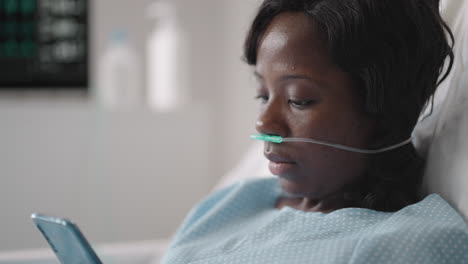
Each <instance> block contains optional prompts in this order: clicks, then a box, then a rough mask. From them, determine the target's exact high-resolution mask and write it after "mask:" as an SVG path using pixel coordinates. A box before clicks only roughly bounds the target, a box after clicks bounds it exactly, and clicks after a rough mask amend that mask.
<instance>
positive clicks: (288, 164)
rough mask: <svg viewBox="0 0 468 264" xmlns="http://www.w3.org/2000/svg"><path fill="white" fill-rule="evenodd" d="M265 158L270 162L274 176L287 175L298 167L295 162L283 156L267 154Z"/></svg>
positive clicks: (269, 166)
mask: <svg viewBox="0 0 468 264" xmlns="http://www.w3.org/2000/svg"><path fill="white" fill-rule="evenodd" d="M265 157H266V158H267V159H268V160H269V161H270V163H269V164H268V168H269V169H270V172H271V173H272V174H273V175H278V176H281V175H285V174H287V173H288V172H289V171H291V170H292V169H294V167H295V166H296V163H295V162H293V161H292V160H291V159H289V158H288V157H286V156H283V155H279V154H274V153H265Z"/></svg>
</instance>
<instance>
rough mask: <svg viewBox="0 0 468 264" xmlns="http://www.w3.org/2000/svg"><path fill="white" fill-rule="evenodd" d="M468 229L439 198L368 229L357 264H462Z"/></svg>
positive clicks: (396, 214)
mask: <svg viewBox="0 0 468 264" xmlns="http://www.w3.org/2000/svg"><path fill="white" fill-rule="evenodd" d="M467 245H468V226H467V224H466V223H465V221H464V219H463V218H462V217H461V215H460V214H458V212H457V211H456V210H455V209H453V208H452V207H451V206H450V204H449V203H448V202H446V201H445V200H444V199H443V198H442V197H440V196H439V195H437V194H431V195H429V196H427V197H426V198H425V199H423V200H422V201H421V202H419V203H416V204H413V205H410V206H408V207H405V208H403V209H401V210H400V211H398V212H395V213H390V214H388V217H386V218H385V219H383V220H382V221H379V222H378V224H376V225H375V226H373V227H372V228H369V229H368V233H367V234H366V235H365V236H364V237H363V238H362V239H361V241H360V243H359V244H358V249H359V250H356V251H355V252H356V253H357V254H356V255H354V256H353V257H354V258H355V260H356V261H355V262H352V263H360V262H359V261H361V260H363V259H366V260H369V259H371V260H372V261H371V263H380V262H385V261H388V260H389V259H388V258H389V257H393V258H396V259H394V260H398V261H400V262H401V261H402V260H404V262H405V263H410V262H411V263H462V261H463V258H464V257H466V256H465V254H466V252H467V251H468V248H467Z"/></svg>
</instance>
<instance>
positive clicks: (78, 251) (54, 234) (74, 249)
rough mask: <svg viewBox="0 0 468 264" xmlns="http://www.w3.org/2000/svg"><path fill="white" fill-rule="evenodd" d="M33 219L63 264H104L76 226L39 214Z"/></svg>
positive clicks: (34, 215) (67, 221) (57, 218)
mask: <svg viewBox="0 0 468 264" xmlns="http://www.w3.org/2000/svg"><path fill="white" fill-rule="evenodd" d="M31 218H32V220H33V221H34V223H35V224H36V226H37V228H38V229H39V231H41V233H42V235H43V236H44V237H45V239H46V240H47V242H48V243H49V245H50V247H51V248H52V250H53V251H54V252H55V255H57V258H58V259H59V260H60V262H61V263H62V264H102V262H101V260H100V259H99V258H98V256H97V255H96V253H95V252H94V250H93V248H92V247H91V245H90V244H89V243H88V241H87V240H86V238H85V237H84V235H83V234H82V233H81V231H80V229H79V228H78V226H77V225H76V224H74V223H72V222H71V221H69V220H67V219H64V218H59V217H52V216H46V215H41V214H37V213H34V214H32V215H31Z"/></svg>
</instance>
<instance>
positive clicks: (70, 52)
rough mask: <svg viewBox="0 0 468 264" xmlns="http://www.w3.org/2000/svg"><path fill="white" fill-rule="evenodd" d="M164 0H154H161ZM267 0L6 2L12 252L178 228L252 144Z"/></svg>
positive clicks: (2, 161)
mask: <svg viewBox="0 0 468 264" xmlns="http://www.w3.org/2000/svg"><path fill="white" fill-rule="evenodd" d="M155 2H156V4H155ZM258 4H259V1H258V0H236V1H228V0H197V1H192V0H165V1H162V0H161V1H153V0H138V1H128V0H0V13H1V14H0V20H1V21H0V69H1V72H2V73H1V74H0V87H1V88H0V179H1V184H0V216H1V220H0V223H1V225H0V251H2V250H13V249H25V248H35V247H47V245H46V243H45V240H44V239H43V238H42V236H41V235H40V233H39V232H38V231H37V230H36V228H35V226H34V225H33V223H32V221H31V220H30V218H29V217H30V214H31V213H33V212H41V213H45V214H51V215H55V216H64V217H67V218H70V219H72V220H74V221H76V222H78V224H79V226H80V227H81V229H82V230H83V231H84V233H85V234H86V236H87V237H88V238H89V240H91V242H92V243H107V242H119V241H132V240H146V239H157V238H167V237H169V236H170V235H171V234H173V232H174V231H175V230H176V228H177V227H178V225H179V224H180V222H181V221H182V220H183V218H184V216H185V215H186V214H187V212H188V210H189V209H190V207H191V206H192V205H194V204H195V203H196V202H197V201H199V200H200V199H201V198H202V197H203V196H205V195H206V194H207V193H208V192H209V191H210V190H211V189H212V188H213V186H214V185H215V184H216V182H217V181H219V179H220V178H221V177H222V176H223V175H224V174H225V173H226V172H228V171H229V170H230V169H231V168H233V166H234V165H235V164H236V162H237V161H238V160H239V159H240V158H241V156H242V153H243V152H244V151H245V150H246V148H247V147H248V146H249V144H250V143H251V142H250V141H249V137H248V136H249V134H250V133H251V132H253V131H254V120H255V117H256V112H257V110H256V103H255V102H254V100H253V99H252V98H253V96H254V93H255V92H254V85H255V84H254V81H253V78H252V77H251V69H249V67H248V66H247V65H245V64H244V63H243V61H242V44H243V40H244V37H245V34H246V31H247V28H248V25H249V23H250V21H251V19H252V15H253V14H254V12H255V9H256V8H257V6H258Z"/></svg>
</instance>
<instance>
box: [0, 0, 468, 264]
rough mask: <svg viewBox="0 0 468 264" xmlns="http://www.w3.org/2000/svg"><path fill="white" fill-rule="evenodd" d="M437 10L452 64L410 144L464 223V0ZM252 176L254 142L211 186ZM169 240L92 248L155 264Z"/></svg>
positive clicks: (24, 260) (263, 166)
mask: <svg viewBox="0 0 468 264" xmlns="http://www.w3.org/2000/svg"><path fill="white" fill-rule="evenodd" d="M441 8H442V14H443V16H444V18H445V19H446V21H447V22H448V24H449V25H450V27H451V28H452V30H453V32H454V35H455V40H456V46H455V64H454V67H453V70H452V73H451V74H450V76H449V78H448V79H447V80H446V81H445V82H444V83H443V84H442V85H441V86H440V87H439V89H438V91H437V93H436V96H435V100H434V107H433V112H432V114H431V115H429V117H427V118H424V119H422V120H421V121H420V123H419V124H418V125H417V127H416V128H415V130H414V134H413V136H414V138H413V142H414V143H415V145H416V147H417V149H418V150H419V151H420V153H421V154H422V155H424V156H426V157H427V166H426V173H425V176H424V182H423V186H422V187H423V189H422V191H423V195H425V194H428V193H439V194H440V195H442V196H443V197H444V198H445V199H446V200H447V201H448V202H449V203H450V204H451V205H452V206H453V207H454V208H455V209H457V210H458V211H459V212H460V214H462V216H463V217H464V218H465V220H467V222H468V20H467V19H466V16H468V1H467V0H447V1H442V3H441ZM427 111H430V109H429V108H428V110H427ZM426 114H427V112H426ZM255 175H259V176H257V177H271V175H270V173H269V172H268V169H267V160H266V159H264V158H263V156H262V144H261V143H254V144H253V145H252V147H251V148H250V149H249V150H248V152H247V153H246V155H245V156H244V159H243V160H242V161H241V162H240V163H239V165H238V166H237V167H236V168H235V169H234V170H232V171H231V172H229V173H228V174H226V175H225V176H224V177H223V178H222V179H221V180H220V181H219V183H218V184H217V185H216V186H215V188H214V189H219V188H222V187H223V186H226V185H228V184H230V183H232V182H235V181H237V180H239V179H242V178H246V177H254V176H255ZM260 175H261V176H260ZM168 243H169V239H161V240H153V241H138V242H127V243H118V244H105V245H98V246H96V251H97V252H98V255H99V256H100V257H101V258H102V260H103V262H104V263H111V264H140V263H141V264H156V263H159V259H160V258H161V256H162V254H164V251H165V249H166V248H167V246H168ZM50 263H59V262H58V261H57V260H56V258H55V256H54V255H53V253H52V251H51V250H50V249H37V250H23V251H16V252H0V264H50Z"/></svg>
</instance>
